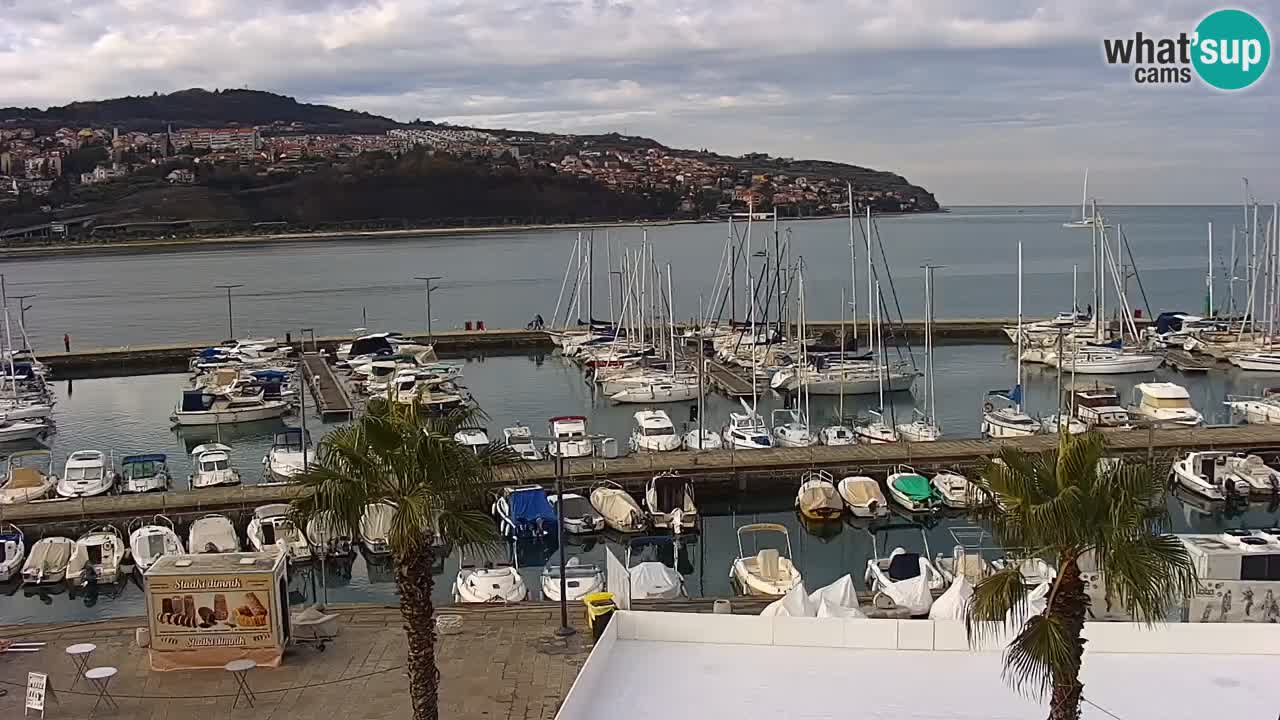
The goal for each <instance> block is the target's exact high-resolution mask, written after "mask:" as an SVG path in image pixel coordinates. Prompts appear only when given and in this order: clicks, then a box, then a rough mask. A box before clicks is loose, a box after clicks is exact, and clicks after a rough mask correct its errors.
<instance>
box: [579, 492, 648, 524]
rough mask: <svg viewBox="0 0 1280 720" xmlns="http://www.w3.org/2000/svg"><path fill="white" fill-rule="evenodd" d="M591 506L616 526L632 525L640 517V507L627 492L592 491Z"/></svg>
mask: <svg viewBox="0 0 1280 720" xmlns="http://www.w3.org/2000/svg"><path fill="white" fill-rule="evenodd" d="M591 505H592V507H594V508H595V509H596V512H598V513H600V514H601V515H603V516H604V517H605V519H607V520H608V521H609V522H611V523H614V524H615V525H632V524H635V523H634V518H636V517H637V516H640V515H641V514H642V513H641V511H640V506H639V505H637V504H636V501H635V499H634V498H632V497H631V494H630V493H628V492H627V491H626V490H620V489H618V488H596V489H595V490H592V491H591Z"/></svg>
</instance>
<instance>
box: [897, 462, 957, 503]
mask: <svg viewBox="0 0 1280 720" xmlns="http://www.w3.org/2000/svg"><path fill="white" fill-rule="evenodd" d="M885 485H887V486H888V487H889V497H890V498H891V499H892V500H893V501H894V502H896V503H898V505H901V506H902V509H904V510H906V511H907V512H912V513H927V512H934V511H937V510H939V509H941V507H942V504H943V501H942V494H941V493H940V492H939V491H938V489H937V488H936V487H935V486H934V485H933V483H932V482H930V481H929V480H928V479H927V478H925V476H924V475H921V474H920V473H918V472H916V471H915V468H912V467H910V466H907V465H899V466H898V467H897V468H895V469H894V471H893V472H891V473H889V477H888V478H886V480H885Z"/></svg>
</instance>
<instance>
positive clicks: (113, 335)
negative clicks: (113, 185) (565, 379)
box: [0, 206, 1265, 350]
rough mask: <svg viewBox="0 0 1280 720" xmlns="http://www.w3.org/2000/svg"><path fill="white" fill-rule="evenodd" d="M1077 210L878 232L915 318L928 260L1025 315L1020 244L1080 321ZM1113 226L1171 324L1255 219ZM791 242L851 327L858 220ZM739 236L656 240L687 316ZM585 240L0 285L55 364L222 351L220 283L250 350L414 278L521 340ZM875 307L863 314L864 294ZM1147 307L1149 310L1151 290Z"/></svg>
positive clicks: (409, 314) (188, 254)
mask: <svg viewBox="0 0 1280 720" xmlns="http://www.w3.org/2000/svg"><path fill="white" fill-rule="evenodd" d="M1073 211H1074V212H1078V210H1077V209H1074V208H1070V207H1024V208H1008V207H999V208H960V209H957V210H956V211H954V212H952V213H949V214H938V215H921V216H915V217H910V216H907V217H891V218H884V219H881V220H879V221H878V222H879V227H880V234H881V237H882V238H883V240H884V244H885V250H886V253H887V255H888V258H889V262H890V264H891V266H892V268H893V271H894V278H895V281H896V283H897V290H898V294H899V297H900V300H901V302H902V306H903V312H904V314H905V315H906V316H908V317H920V316H921V315H922V313H921V311H920V305H921V302H922V290H921V282H922V280H921V277H922V275H921V273H922V271H921V270H920V265H921V264H923V263H925V262H926V261H927V262H931V263H934V264H939V265H944V266H946V267H945V268H944V269H941V270H939V271H938V275H937V279H938V287H937V303H936V305H937V309H938V315H939V317H943V318H947V317H950V318H960V317H989V316H999V317H1009V316H1012V315H1013V314H1014V312H1015V299H1016V290H1015V288H1016V271H1017V260H1016V249H1015V244H1016V243H1017V242H1018V241H1022V242H1023V243H1024V254H1025V273H1026V283H1027V293H1026V312H1027V313H1028V314H1029V315H1044V314H1048V313H1052V312H1054V311H1057V310H1061V309H1066V308H1068V307H1069V306H1070V304H1071V274H1072V265H1073V264H1078V265H1079V266H1080V275H1079V288H1080V304H1081V305H1082V306H1083V305H1084V304H1085V303H1086V302H1087V297H1088V293H1089V287H1090V279H1089V275H1088V269H1089V261H1088V258H1089V243H1090V233H1088V232H1085V231H1081V230H1067V229H1064V228H1062V227H1061V224H1062V222H1063V221H1064V220H1067V219H1069V218H1070V216H1071V215H1072V213H1073ZM1262 215H1265V212H1264V213H1260V217H1261V216H1262ZM1108 218H1109V220H1110V221H1111V222H1112V223H1113V224H1115V225H1122V226H1123V228H1124V231H1125V234H1126V235H1127V237H1128V238H1129V240H1130V243H1131V244H1132V247H1133V252H1134V255H1135V257H1136V260H1137V264H1138V266H1139V268H1140V269H1141V273H1142V275H1141V279H1142V283H1143V285H1144V287H1145V288H1146V291H1147V295H1148V298H1149V300H1150V302H1151V308H1150V309H1151V310H1153V311H1156V312H1159V311H1160V310H1161V309H1195V310H1198V309H1200V308H1201V307H1202V306H1203V296H1204V290H1203V289H1204V273H1205V264H1206V260H1205V244H1206V243H1205V240H1206V223H1208V222H1210V221H1212V222H1213V223H1214V227H1215V231H1216V235H1217V242H1216V244H1215V249H1216V250H1217V253H1216V254H1220V255H1221V257H1220V258H1219V260H1218V262H1217V263H1216V265H1217V266H1218V267H1219V275H1220V276H1221V277H1226V275H1225V269H1224V268H1225V265H1226V257H1227V252H1228V251H1227V246H1228V241H1227V238H1228V237H1229V236H1230V228H1231V225H1232V224H1233V223H1234V224H1236V225H1241V224H1242V223H1243V218H1242V211H1241V210H1240V209H1239V208H1232V207H1227V206H1223V207H1116V208H1112V209H1110V210H1109V213H1108ZM1260 223H1264V224H1265V218H1262V219H1261V220H1260ZM782 228H783V230H784V231H788V232H789V233H790V237H791V242H792V248H793V252H794V253H796V254H799V255H803V256H804V258H805V260H806V265H807V268H808V274H807V276H806V295H807V297H808V299H809V314H810V317H812V318H814V319H818V320H822V319H830V320H835V319H837V318H838V316H839V298H840V288H841V287H842V286H844V285H846V284H847V283H848V270H847V268H848V266H849V259H848V250H847V244H848V228H847V225H846V223H845V222H843V221H841V220H820V221H806V222H797V223H791V224H786V223H784V224H783V225H782ZM761 231H762V232H761V234H759V235H756V237H757V238H759V239H760V240H761V241H763V240H764V238H765V234H764V233H765V232H767V231H768V228H761ZM726 233H727V230H726V226H725V225H719V224H705V225H676V226H668V227H655V228H652V229H651V230H650V231H649V239H650V241H651V242H652V244H653V246H654V248H655V255H654V256H655V259H656V261H657V262H659V263H668V262H669V263H671V266H672V276H673V283H674V287H675V301H676V309H677V317H693V316H695V315H696V314H697V307H698V297H699V295H700V294H702V295H703V296H704V297H705V300H706V301H708V302H709V301H710V300H711V298H710V293H711V292H712V283H713V280H714V277H715V274H716V270H717V267H718V264H719V260H720V257H721V254H722V252H723V249H724V240H725V236H726ZM596 235H597V239H598V242H597V249H596V253H597V254H596V261H597V264H596V267H597V271H598V277H597V285H598V286H597V293H596V302H595V314H596V315H597V316H598V317H604V316H607V315H608V301H607V295H606V293H605V283H604V279H603V278H604V265H605V263H604V259H605V252H604V243H603V242H601V241H599V240H600V239H601V238H602V236H603V232H602V231H598V232H597V233H596ZM574 236H575V233H574V232H570V231H540V232H528V233H513V234H494V235H469V236H442V237H429V238H405V239H387V240H377V239H352V240H342V241H325V242H309V243H286V244H277V245H271V244H263V245H256V246H236V247H232V248H223V249H207V250H192V249H183V250H175V251H168V252H154V253H147V254H139V255H103V256H87V257H67V258H59V259H51V260H39V259H28V260H14V261H6V262H4V263H3V264H2V265H0V271H2V272H4V273H5V275H6V279H7V281H8V283H9V292H10V293H11V294H14V295H19V294H28V295H29V294H34V295H36V297H35V298H33V299H32V300H30V301H29V304H31V305H32V310H31V311H29V312H28V313H27V323H28V325H30V332H31V335H32V337H33V342H34V344H35V346H36V347H37V348H41V349H45V350H52V349H60V348H61V340H62V335H63V333H67V334H70V335H71V338H72V344H73V346H74V347H80V348H85V347H104V346H120V345H142V344H161V343H171V342H179V341H209V340H214V339H218V338H223V337H225V336H226V327H227V319H226V318H227V310H226V296H225V294H224V293H223V291H220V290H217V289H215V287H214V286H215V285H218V284H230V283H242V284H243V285H244V287H242V288H239V289H238V290H236V291H235V297H234V301H233V309H234V315H235V322H236V325H235V330H236V334H237V335H239V336H245V335H250V334H254V335H272V336H279V337H283V336H284V334H285V333H286V332H292V333H293V334H294V335H295V336H297V335H298V334H299V330H300V329H301V328H304V327H307V328H314V329H315V330H316V332H317V333H319V334H321V335H324V334H342V333H346V332H348V331H349V330H350V329H351V328H353V327H357V326H366V327H370V328H385V329H401V330H413V329H418V328H422V327H423V326H425V324H426V322H425V313H424V308H423V302H422V300H423V293H422V284H421V283H418V282H416V281H414V280H413V277H414V276H415V275H442V276H444V277H445V279H444V280H442V281H440V283H439V284H440V290H438V291H437V292H436V293H435V294H433V296H432V300H433V303H432V304H433V307H432V314H433V315H434V316H435V322H436V324H435V326H436V327H437V328H444V327H461V326H462V324H463V322H464V321H467V320H484V321H485V322H486V323H488V325H489V326H491V327H517V326H523V325H524V324H525V323H527V322H528V321H529V320H530V319H531V318H532V317H533V315H534V313H541V314H542V315H543V316H544V317H545V318H547V319H548V320H550V319H551V316H552V312H553V310H554V309H555V304H556V297H557V295H558V294H559V290H560V285H561V281H562V279H563V277H564V272H565V263H566V262H567V261H568V258H569V256H570V254H571V248H572V246H573V242H574ZM611 236H612V237H615V238H620V239H621V240H622V241H623V242H624V243H625V244H626V245H627V246H629V247H635V246H637V245H638V244H639V243H640V238H641V231H640V230H638V229H621V230H614V231H612V232H611ZM757 247H758V246H757ZM859 255H860V257H865V255H864V254H863V253H862V252H860V253H859ZM615 264H616V262H615ZM1238 274H1241V275H1242V274H1243V270H1241V271H1240V272H1239V273H1238ZM860 286H861V281H860ZM1224 286H1225V282H1224ZM864 293H865V288H864V289H863V291H862V293H860V294H864ZM862 304H863V308H864V311H865V295H864V302H863V303H862ZM1134 304H1135V306H1141V304H1142V303H1141V301H1140V299H1138V298H1137V297H1136V292H1135V297H1134ZM583 315H584V316H585V312H584V313H583Z"/></svg>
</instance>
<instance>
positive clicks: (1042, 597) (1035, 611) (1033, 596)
mask: <svg viewBox="0 0 1280 720" xmlns="http://www.w3.org/2000/svg"><path fill="white" fill-rule="evenodd" d="M1048 607H1049V583H1047V582H1046V583H1040V584H1039V585H1037V586H1035V587H1034V588H1032V589H1031V592H1028V593H1027V616H1026V618H1023V620H1022V622H1023V623H1025V622H1026V620H1027V618H1029V617H1031V616H1033V615H1039V614H1040V613H1042V612H1044V611H1045V609H1046V608H1048ZM1004 620H1005V624H1006V625H1009V626H1010V627H1013V623H1014V621H1015V620H1017V616H1016V615H1015V614H1014V611H1013V610H1010V611H1009V613H1008V614H1007V615H1005V618H1004ZM1017 629H1018V630H1021V629H1022V624H1019V625H1018V626H1017ZM1015 632H1017V630H1015Z"/></svg>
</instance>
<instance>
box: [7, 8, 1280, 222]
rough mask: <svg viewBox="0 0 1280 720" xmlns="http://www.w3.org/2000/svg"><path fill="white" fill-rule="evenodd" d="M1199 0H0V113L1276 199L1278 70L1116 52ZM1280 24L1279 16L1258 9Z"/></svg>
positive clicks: (972, 187) (1006, 193)
mask: <svg viewBox="0 0 1280 720" xmlns="http://www.w3.org/2000/svg"><path fill="white" fill-rule="evenodd" d="M1212 9H1214V6H1212V5H1209V4H1207V3H1205V2H1193V1H1191V0H1164V1H1163V2H1160V1H1158V0H1157V1H1153V0H1147V1H1142V0H1112V1H1110V2H1103V1H1101V0H1087V1H1076V2H1072V1H1071V0H1038V1H1031V0H1006V1H1003V2H986V1H982V0H951V1H950V2H946V1H944V0H846V1H842V0H792V1H791V2H785V3H783V2H756V3H733V2H728V1H727V0H702V1H693V0H505V1H503V2H493V1H488V0H470V1H466V0H426V1H425V2H424V1H421V0H419V1H414V0H384V1H382V2H368V1H363V0H327V1H314V0H284V1H283V2H273V3H261V2H250V1H249V0H187V1H186V2H182V3H173V2H162V1H160V0H119V2H109V1H107V0H84V1H83V2H74V3H73V2H62V1H61V0H58V1H54V2H49V1H45V2H35V1H34V0H33V1H28V0H0V15H2V16H3V17H4V22H3V23H0V104H20V105H28V104H30V105H48V104H59V103H63V102H67V101H69V100H74V99H84V98H94V97H109V96H115V95H120V94H129V93H149V92H151V91H152V90H161V91H166V90H175V89H180V88H184V87H191V86H203V87H240V86H248V87H256V88H263V89H270V90H274V91H278V92H284V93H288V94H292V95H296V96H298V97H299V98H300V99H302V100H306V101H313V102H331V103H335V104H339V105H343V106H347V107H353V108H357V109H362V110H369V111H372V112H378V113H383V114H387V115H390V116H392V117H395V118H399V119H406V120H407V119H412V118H415V117H423V118H434V119H439V120H449V121H453V122H459V123H473V124H478V125H488V126H505V127H524V128H532V129H537V130H568V131H606V130H620V131H624V132H630V133H636V134H647V135H651V136H654V137H657V138H658V139H660V140H662V141H664V142H667V143H669V144H673V145H679V146H686V147H710V148H713V149H717V150H721V151H725V152H743V151H747V150H764V151H768V152H772V153H775V154H780V155H794V156H807V157H827V158H832V159H838V160H844V161H848V162H855V163H859V164H863V165H869V166H872V167H881V168H886V169H893V170H896V171H898V172H901V173H903V174H904V175H906V176H908V177H909V178H910V179H912V180H913V181H916V182H919V183H921V184H924V185H926V186H927V187H929V188H930V189H932V190H934V191H935V192H936V193H937V194H938V196H939V198H940V200H941V201H942V202H944V203H953V204H959V203H973V202H1008V203H1016V202H1068V201H1070V199H1071V198H1073V197H1074V196H1075V195H1076V193H1078V192H1079V190H1078V182H1079V175H1080V173H1081V172H1082V171H1083V168H1084V167H1085V166H1089V167H1090V168H1091V169H1092V172H1093V175H1092V185H1091V186H1092V187H1093V188H1094V189H1095V190H1096V191H1097V192H1098V194H1099V195H1100V196H1101V197H1103V198H1104V199H1111V200H1112V201H1113V202H1213V201H1222V202H1231V201H1234V200H1235V199H1236V197H1237V196H1238V193H1239V190H1238V188H1239V177H1240V176H1241V175H1249V176H1250V178H1251V179H1252V181H1253V184H1254V187H1255V188H1257V191H1258V192H1259V194H1263V193H1266V194H1267V196H1268V197H1272V196H1276V195H1280V150H1276V149H1275V148H1276V147H1277V144H1276V143H1275V142H1274V138H1271V142H1268V138H1267V137H1266V132H1265V131H1266V130H1268V129H1270V128H1272V127H1274V126H1275V122H1274V120H1273V118H1274V117H1275V113H1276V110H1277V109H1280V108H1278V105H1280V104H1278V103H1277V99H1278V97H1280V92H1277V81H1276V80H1275V71H1271V72H1269V75H1268V77H1267V78H1266V79H1265V80H1264V81H1263V82H1262V84H1261V86H1259V87H1256V88H1254V89H1252V90H1250V91H1249V92H1247V93H1242V94H1235V95H1224V94H1219V93H1216V92H1212V91H1209V90H1207V89H1204V88H1201V87H1199V86H1190V87H1187V86H1179V87H1166V88H1141V87H1138V86H1136V85H1135V84H1134V83H1133V81H1132V78H1131V76H1130V75H1129V74H1128V73H1127V72H1126V71H1125V70H1124V69H1121V68H1109V67H1106V66H1105V64H1104V63H1103V61H1102V57H1101V56H1102V53H1101V42H1100V41H1101V38H1102V37H1103V36H1106V35H1116V36H1123V35H1128V34H1132V33H1133V32H1134V31H1135V30H1143V31H1144V32H1147V33H1174V32H1177V31H1180V30H1184V29H1186V30H1189V29H1191V28H1192V27H1194V25H1195V22H1196V21H1197V20H1198V19H1199V18H1200V17H1201V16H1202V15H1204V14H1205V13H1206V12H1208V11H1210V10H1212ZM1249 9H1251V10H1253V11H1254V12H1256V13H1257V14H1259V15H1260V16H1261V17H1262V18H1263V19H1264V22H1268V21H1270V20H1273V19H1274V17H1275V15H1276V13H1275V9H1276V8H1275V7H1274V0H1271V1H1270V2H1269V3H1267V4H1265V5H1262V6H1260V7H1252V8H1249Z"/></svg>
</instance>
